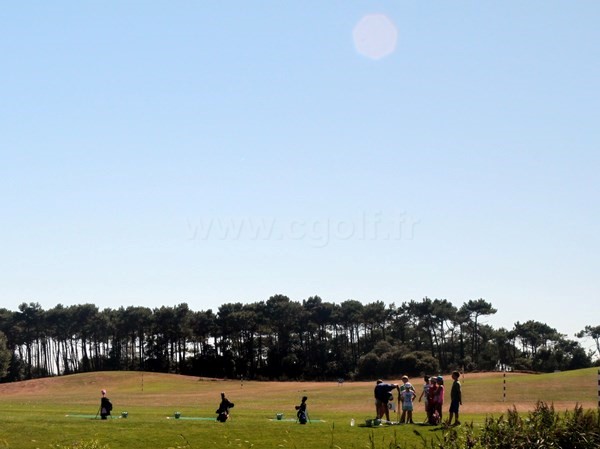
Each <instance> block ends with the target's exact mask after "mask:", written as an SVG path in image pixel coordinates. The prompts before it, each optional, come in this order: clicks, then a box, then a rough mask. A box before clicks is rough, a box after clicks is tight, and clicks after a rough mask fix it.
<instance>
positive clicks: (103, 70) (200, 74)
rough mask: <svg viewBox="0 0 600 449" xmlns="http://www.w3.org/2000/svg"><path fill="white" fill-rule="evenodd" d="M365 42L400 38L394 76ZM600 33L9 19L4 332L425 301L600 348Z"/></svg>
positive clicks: (108, 8) (15, 14)
mask: <svg viewBox="0 0 600 449" xmlns="http://www.w3.org/2000/svg"><path fill="white" fill-rule="evenodd" d="M374 14H376V16H373V15H374ZM365 17H367V18H373V17H375V18H381V17H384V18H386V20H388V23H390V24H392V26H393V27H394V30H395V32H396V35H395V36H396V40H394V41H393V42H391V43H390V42H389V40H388V41H386V42H384V44H386V45H388V44H389V45H392V48H393V51H392V52H391V53H389V54H387V55H386V56H384V57H380V58H378V59H375V58H373V57H369V55H365V54H363V53H361V52H360V51H359V50H360V48H359V47H357V45H360V39H363V40H364V39H366V40H367V41H369V39H371V37H370V35H369V33H371V34H372V39H375V41H374V42H375V43H374V44H373V41H369V42H370V43H371V44H373V45H377V44H378V43H377V42H376V38H377V37H378V36H379V37H380V35H381V33H379V31H380V30H378V29H377V28H374V29H367V30H366V31H365V30H360V31H357V30H358V29H357V27H358V26H359V24H360V23H361V21H364V20H365ZM599 19H600V4H599V3H597V2H591V1H578V2H546V1H543V2H542V1H528V2H521V1H519V2H517V1H505V2H472V1H470V2H461V1H458V2H437V1H436V2H403V1H347V0H345V1H341V0H338V1H326V2H322V1H319V2H317V1H306V2H281V1H261V2H241V1H231V2H209V1H203V2H200V1H198V2H191V1H186V2H183V1H182V2H141V1H140V2H113V1H104V2H99V1H96V2H91V1H90V2H60V1H58V2H25V3H14V4H6V5H4V6H3V14H2V15H0V54H1V55H2V63H1V64H2V70H0V98H2V101H1V102H0V152H1V164H0V192H1V197H0V201H1V203H0V205H1V206H2V207H1V212H0V214H1V222H0V247H1V248H2V257H1V258H0V272H1V273H2V274H1V275H0V276H1V277H0V279H1V281H0V306H1V307H6V308H9V309H12V310H16V308H17V306H18V305H19V304H20V303H21V302H23V301H27V302H29V301H36V302H39V303H40V304H42V306H44V307H45V308H51V307H53V306H55V305H56V304H58V303H61V304H65V305H66V304H80V303H85V302H92V303H95V304H97V305H98V306H99V307H101V308H103V307H113V308H114V307H119V306H121V305H125V306H126V305H146V306H149V307H157V306H160V305H162V304H166V305H175V304H178V303H181V302H187V303H188V304H189V305H190V307H191V308H192V309H194V310H204V309H208V308H212V309H217V308H218V306H219V305H220V304H222V303H224V302H234V301H241V302H254V301H259V300H266V299H268V297H269V296H271V295H273V294H276V293H282V294H285V295H288V296H289V297H290V298H292V299H293V300H298V301H300V300H302V299H305V298H308V297H309V296H312V295H319V296H321V297H322V298H323V299H325V300H327V301H332V302H342V301H344V300H346V299H357V300H360V301H363V302H371V301H375V300H382V301H384V302H386V303H392V302H394V303H396V304H400V303H402V302H403V301H409V300H411V299H414V300H420V299H422V298H423V297H425V296H427V297H430V298H440V299H442V298H445V299H448V300H450V301H451V302H453V303H454V304H455V305H457V306H460V305H461V304H462V303H463V302H465V301H468V300H469V299H478V298H484V299H486V300H487V301H489V302H491V303H492V305H494V306H495V307H496V308H497V309H498V313H497V314H496V315H495V316H494V317H492V318H490V319H489V320H488V322H489V323H490V324H492V325H493V326H495V327H499V326H503V327H506V328H512V326H513V324H514V323H515V322H516V321H520V322H523V321H527V320H530V319H534V320H538V321H542V322H545V323H547V324H549V325H551V326H552V327H555V328H557V329H558V330H559V331H561V332H563V333H565V334H567V335H568V336H570V337H572V336H573V333H574V332H576V331H578V330H580V329H582V328H583V326H584V325H586V324H590V325H598V324H600V323H598V322H597V321H595V320H596V319H597V312H598V305H597V304H598V296H599V293H600V283H599V281H598V276H597V267H598V257H599V256H598V254H600V239H599V237H598V232H597V224H598V222H599V219H600V214H599V210H600V207H599V203H598V199H597V197H598V191H600V188H599V187H600V185H599V184H600V181H599V180H598V175H597V173H598V168H599V166H600V156H599V154H598V144H599V141H600V138H599V135H598V112H599V111H598V108H599V105H600V86H599V84H600V81H599V80H600V62H599V61H600V59H599V58H600V29H599V28H598V26H597V24H598V21H599ZM362 23H364V22H362ZM361 33H362V34H361ZM365 33H366V34H365ZM359 35H360V39H359V37H358V36H359ZM363 42H364V41H363ZM382 45H383V44H382Z"/></svg>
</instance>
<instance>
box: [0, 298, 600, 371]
mask: <svg viewBox="0 0 600 449" xmlns="http://www.w3.org/2000/svg"><path fill="white" fill-rule="evenodd" d="M494 313H496V309H495V308H494V307H493V306H492V304H491V303H489V302H487V301H486V300H484V299H477V300H469V301H467V302H465V303H464V304H462V305H460V306H459V307H457V306H455V305H453V304H452V303H451V302H450V301H447V300H445V299H433V300H432V299H430V298H423V299H422V300H421V301H414V300H411V301H408V302H404V303H402V304H401V305H399V306H396V305H395V304H390V305H386V304H384V303H383V302H381V301H375V302H371V303H367V304H363V303H361V302H359V301H356V300H352V299H349V300H347V301H344V302H342V303H340V304H336V303H331V302H327V301H324V300H322V299H321V298H320V297H318V296H313V297H310V298H308V299H305V300H302V301H292V300H290V299H289V298H288V297H287V296H284V295H274V296H272V297H270V298H269V299H268V300H266V301H258V302H254V303H244V304H243V303H239V302H236V303H227V304H223V305H221V306H220V307H219V309H218V311H216V312H213V311H212V310H211V309H209V310H202V311H193V310H191V309H190V308H189V307H188V305H187V304H186V303H182V304H178V305H176V306H162V307H160V308H153V309H151V308H148V307H133V306H131V307H120V308H118V309H110V308H106V309H103V310H100V309H99V308H98V307H97V306H96V305H94V304H81V305H72V306H67V307H65V306H63V305H61V304H59V305H57V306H56V307H54V308H52V309H49V310H43V309H42V307H41V306H40V305H39V304H38V303H34V302H31V303H23V304H21V305H20V306H19V307H18V311H10V310H7V309H0V380H2V381H4V382H6V381H15V380H21V379H31V378H37V377H46V376H56V375H64V374H72V373H79V372H86V371H99V370H144V371H158V372H169V373H180V374H188V375H195V376H203V377H204V376H205V377H226V378H240V377H243V378H246V379H265V380H266V379H279V380H285V379H307V380H309V379H311V380H319V379H322V380H324V379H339V378H345V379H348V378H356V379H361V378H373V377H386V376H394V375H398V374H405V373H406V374H409V375H413V376H414V375H420V374H421V373H435V372H440V371H447V370H451V369H465V370H493V369H499V368H504V367H510V368H512V369H521V370H523V369H525V370H536V371H554V370H568V369H577V368H584V367H588V366H591V364H592V360H591V357H592V355H593V354H592V353H587V352H586V351H585V350H584V349H583V348H582V347H581V345H580V344H579V343H578V342H577V341H573V340H570V339H568V338H566V336H565V335H563V334H560V333H559V332H558V331H557V330H556V329H553V328H551V327H550V326H548V325H546V324H544V323H540V322H537V321H533V320H530V321H526V322H524V323H519V322H517V323H515V325H514V327H513V329H511V330H507V329H504V328H500V329H494V328H492V327H491V326H489V325H487V324H485V322H484V321H485V320H484V318H485V317H486V316H489V315H493V314H494ZM578 336H580V337H582V336H587V337H592V338H594V340H595V341H596V345H597V348H598V351H599V352H600V343H599V337H600V326H596V327H592V326H586V328H585V329H584V330H582V331H581V332H580V335H578Z"/></svg>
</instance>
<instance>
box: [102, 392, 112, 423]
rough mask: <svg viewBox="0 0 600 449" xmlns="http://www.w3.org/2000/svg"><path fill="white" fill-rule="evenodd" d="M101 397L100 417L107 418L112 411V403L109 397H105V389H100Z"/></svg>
mask: <svg viewBox="0 0 600 449" xmlns="http://www.w3.org/2000/svg"><path fill="white" fill-rule="evenodd" d="M101 393H102V397H101V398H100V419H108V417H109V416H110V412H111V411H112V403H111V402H110V399H108V398H107V397H106V390H102V391H101Z"/></svg>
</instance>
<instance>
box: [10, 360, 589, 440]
mask: <svg viewBox="0 0 600 449" xmlns="http://www.w3.org/2000/svg"><path fill="white" fill-rule="evenodd" d="M445 378H446V388H447V393H446V400H447V403H446V404H445V405H444V413H446V414H447V408H448V406H449V389H450V384H451V380H450V377H449V376H445ZM597 378H598V375H597V369H595V368H593V369H586V370H578V371H570V372H562V373H553V374H540V375H536V374H510V373H509V374H507V376H506V401H503V375H502V373H485V374H484V373H482V374H467V375H466V378H464V379H461V380H462V381H463V398H464V400H463V407H462V408H461V421H462V422H463V423H465V422H473V423H475V424H476V425H477V424H480V423H482V422H483V421H484V419H485V417H486V415H499V414H501V413H503V412H505V411H506V410H507V409H509V408H512V407H513V405H514V406H515V407H516V408H517V410H519V411H523V412H525V411H529V410H531V409H533V407H534V406H535V404H536V402H537V401H538V400H542V401H545V402H548V403H553V404H554V407H555V408H556V409H557V410H558V411H562V410H567V409H568V410H571V409H573V408H574V407H575V405H576V404H580V405H582V406H583V407H584V408H588V409H591V408H595V407H596V406H597V388H598V387H597ZM389 381H394V380H393V379H389ZM412 383H413V384H414V385H415V386H416V387H417V392H418V393H419V394H420V391H421V382H420V380H419V379H412ZM373 387H374V382H346V383H344V384H343V385H338V384H337V383H335V382H332V383H317V382H247V381H246V382H244V384H243V385H242V384H241V383H240V382H239V381H220V380H206V379H198V378H197V377H190V376H178V375H168V374H156V373H143V374H142V373H140V372H99V373H86V374H77V375H70V376H61V377H55V378H49V379H37V380H32V381H24V382H17V383H11V384H1V385H0V448H3V447H6V448H14V449H19V448H27V449H31V448H40V449H42V448H51V447H54V448H56V447H61V448H62V447H65V446H66V447H71V446H72V445H73V444H74V443H76V442H79V441H84V442H88V441H92V440H97V441H98V442H99V443H100V444H101V445H108V447H110V448H111V449H120V448H123V449H124V448H127V449H136V448H140V449H141V448H144V449H145V448H161V449H167V448H234V447H235V448H250V447H253V448H298V449H312V448H314V449H321V448H330V447H331V448H340V449H347V448H371V447H377V448H383V447H387V445H388V443H389V441H391V440H392V439H393V438H396V439H397V440H398V441H401V442H402V444H403V445H404V444H405V445H406V446H407V447H408V446H411V445H418V444H419V442H420V441H421V438H425V439H427V440H429V439H431V438H435V437H436V435H440V433H441V432H442V430H441V428H438V427H430V426H422V425H416V424H415V425H400V426H381V427H378V428H367V427H361V426H358V424H361V423H364V421H365V419H367V418H373V417H374V405H373V398H372V396H373ZM103 388H105V389H107V390H108V396H109V397H110V399H111V401H112V402H113V404H114V410H113V419H111V420H108V421H101V420H100V419H94V417H95V415H96V413H97V411H98V406H99V398H100V390H101V389H103ZM221 391H224V392H226V393H227V396H228V398H229V399H230V400H231V401H232V402H234V403H235V407H234V408H233V410H232V414H231V420H230V421H228V422H227V423H224V424H223V423H218V422H216V421H214V418H215V417H216V414H215V410H216V408H217V405H218V403H219V400H220V397H219V393H220V392H221ZM303 395H306V396H308V398H309V399H308V406H309V407H308V411H309V416H310V418H311V420H312V422H311V423H310V424H307V425H305V426H301V425H299V424H297V423H295V421H291V420H290V419H293V418H295V410H294V406H295V405H296V404H298V403H299V402H300V398H301V397H302V396H303ZM415 410H416V411H415V414H414V415H415V418H416V420H417V421H422V420H423V419H424V418H425V413H424V411H423V406H422V404H418V403H416V404H415ZM125 411H126V412H127V413H128V417H127V418H121V417H120V416H121V413H122V412H125ZM175 412H180V413H181V417H182V418H188V419H175V418H174V413H175ZM277 413H283V414H284V418H283V420H281V421H277V420H276V419H275V416H276V414H277ZM392 416H393V417H394V419H396V418H397V417H396V415H395V414H394V415H392ZM189 418H210V419H189ZM352 418H354V419H355V420H356V424H357V425H356V426H354V427H351V426H350V420H351V419H352ZM419 435H420V436H419Z"/></svg>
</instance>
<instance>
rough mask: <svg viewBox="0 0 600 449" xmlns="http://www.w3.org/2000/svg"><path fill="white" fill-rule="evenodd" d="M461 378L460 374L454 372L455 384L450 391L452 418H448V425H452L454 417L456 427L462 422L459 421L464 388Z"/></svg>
mask: <svg viewBox="0 0 600 449" xmlns="http://www.w3.org/2000/svg"><path fill="white" fill-rule="evenodd" d="M459 378H460V373H459V372H458V371H453V372H452V379H453V380H454V382H453V383H452V388H451V390H450V410H448V412H449V413H450V416H449V417H448V422H447V423H446V424H448V425H451V424H452V417H453V416H454V425H455V426H458V425H459V424H460V421H459V420H458V409H459V406H461V405H462V388H461V385H460V382H459V381H458V379H459Z"/></svg>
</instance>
